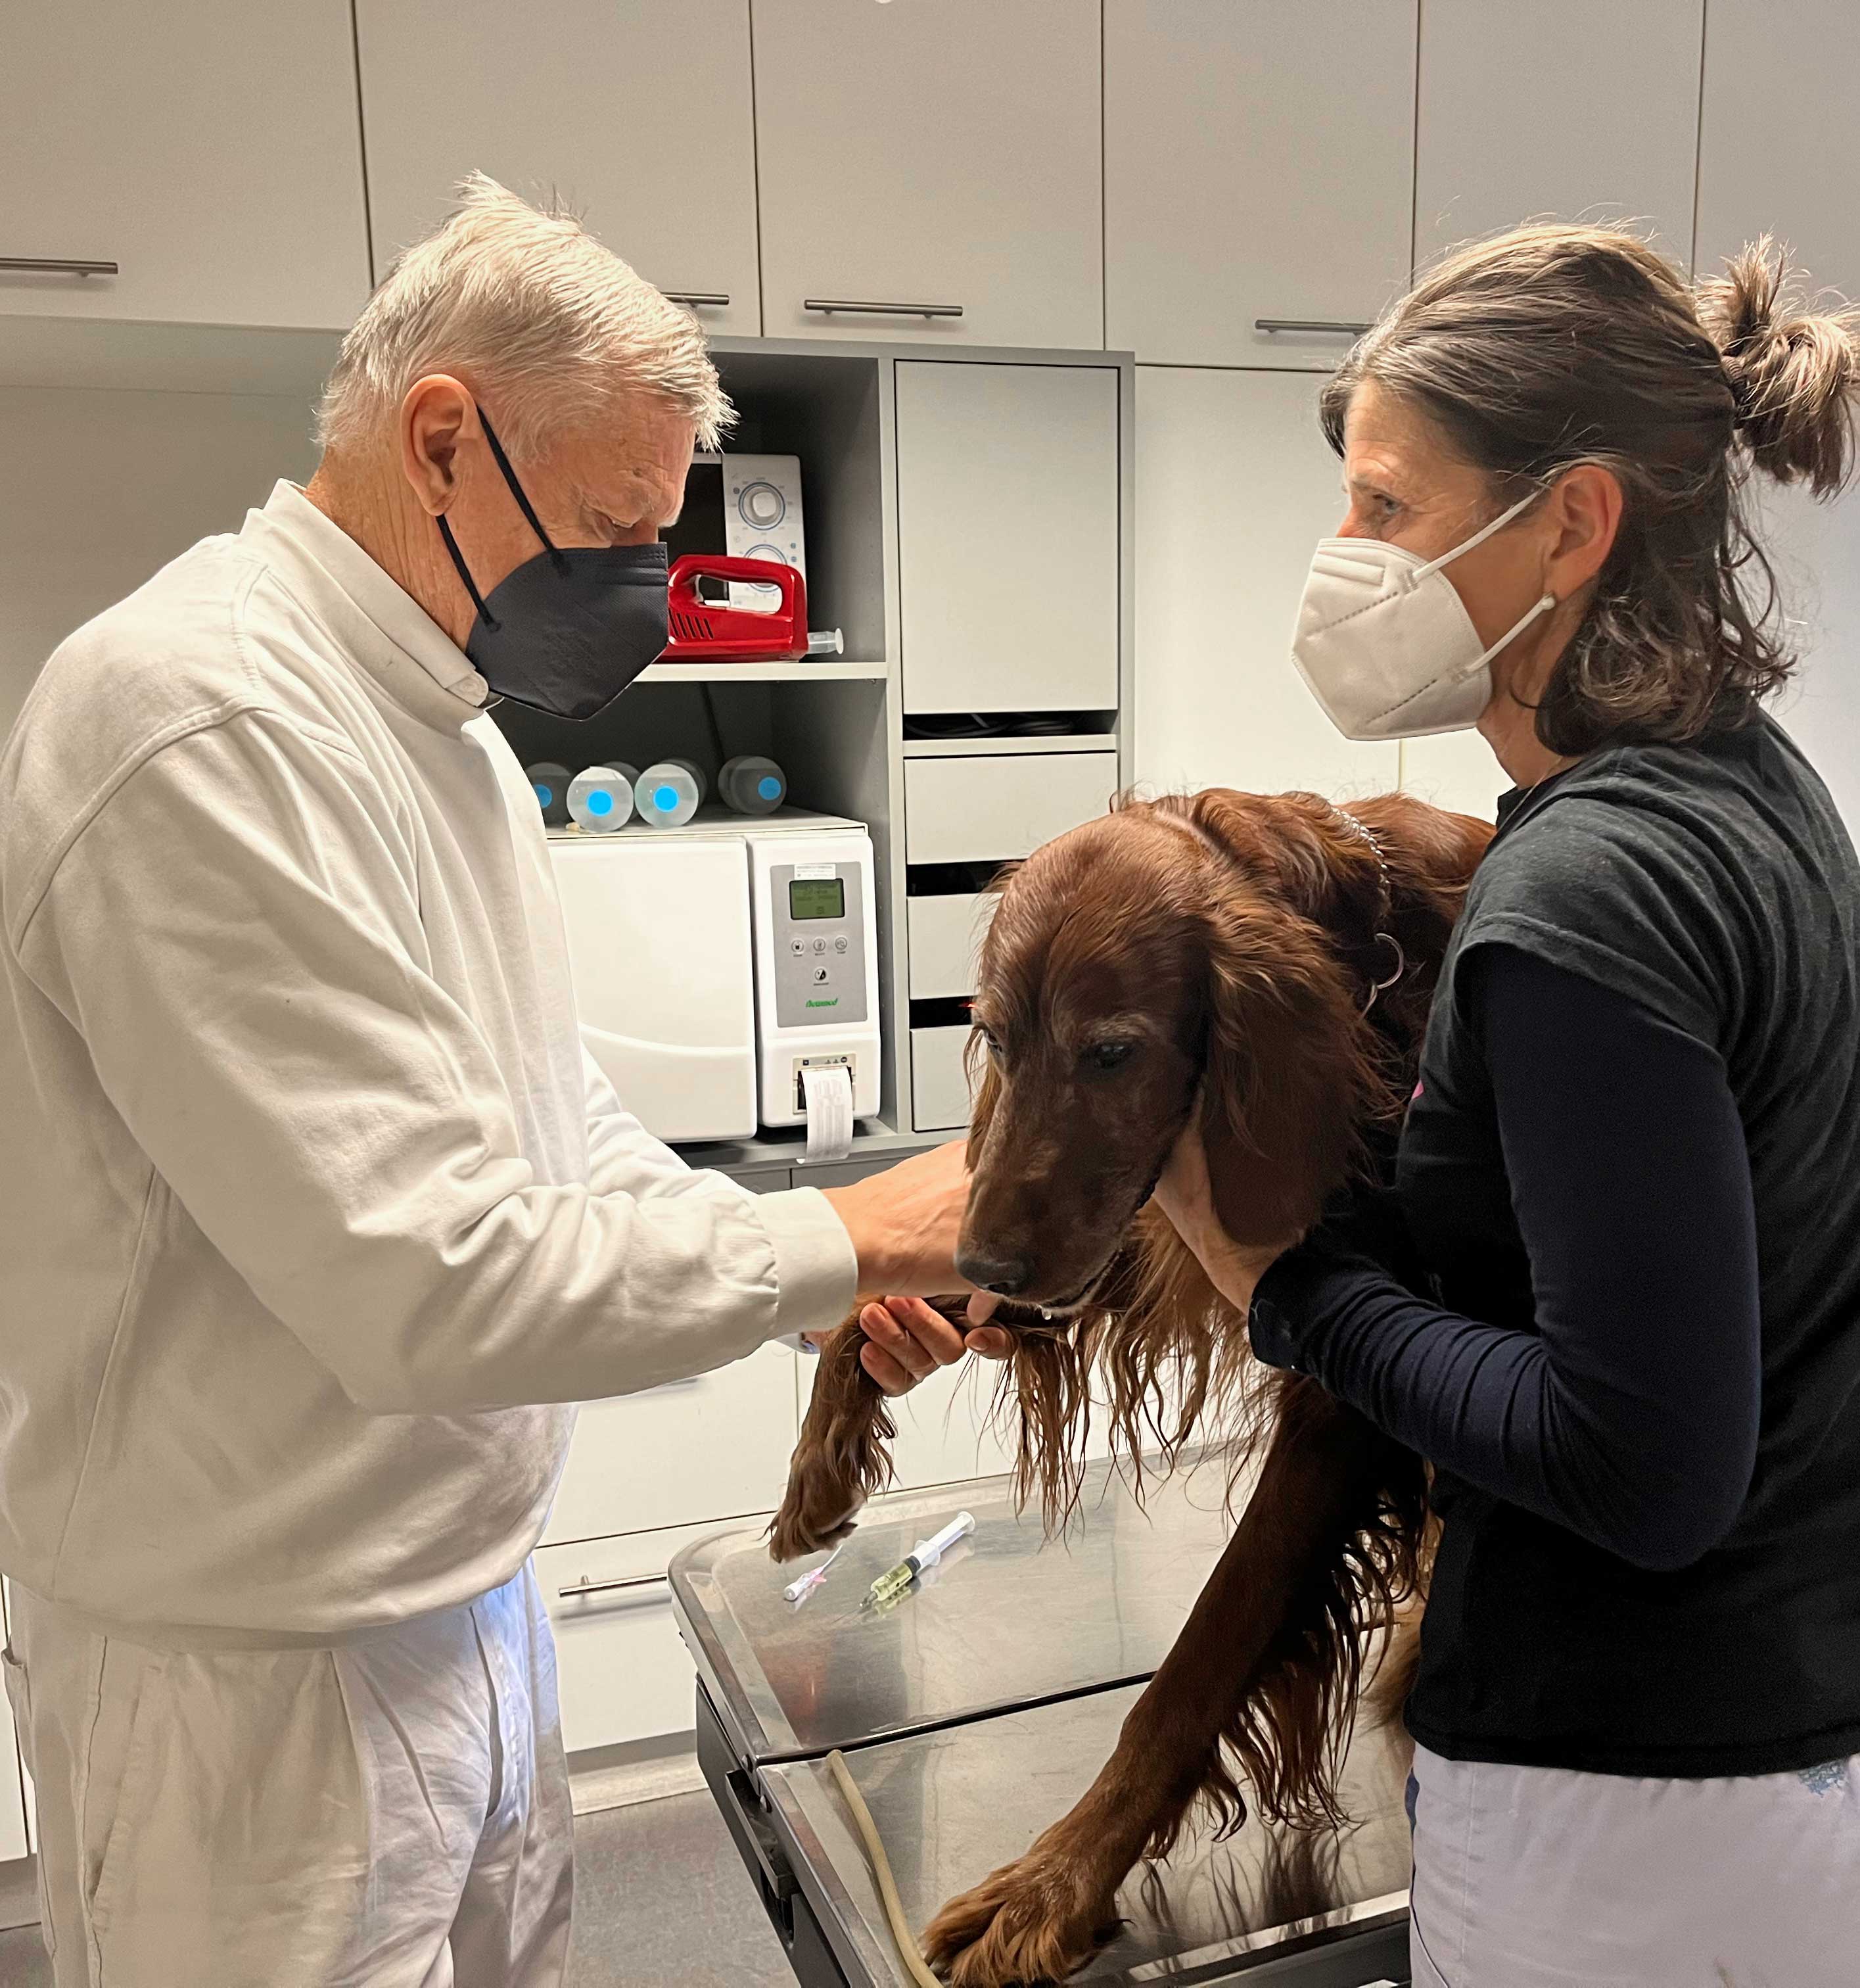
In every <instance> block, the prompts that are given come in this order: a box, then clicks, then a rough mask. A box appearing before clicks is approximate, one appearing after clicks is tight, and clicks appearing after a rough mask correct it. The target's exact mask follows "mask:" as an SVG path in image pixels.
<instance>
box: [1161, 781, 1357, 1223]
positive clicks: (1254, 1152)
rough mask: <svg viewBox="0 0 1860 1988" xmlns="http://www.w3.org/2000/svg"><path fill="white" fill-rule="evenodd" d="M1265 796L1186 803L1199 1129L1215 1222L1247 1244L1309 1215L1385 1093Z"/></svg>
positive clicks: (1336, 1181)
mask: <svg viewBox="0 0 1860 1988" xmlns="http://www.w3.org/2000/svg"><path fill="white" fill-rule="evenodd" d="M1271 806H1272V803H1270V802H1265V801H1261V800H1259V799H1258V798H1257V797H1256V796H1251V795H1237V794H1228V793H1224V792H1223V791H1221V790H1220V789H1214V790H1213V791H1210V793H1205V794H1198V795H1197V796H1194V797H1193V802H1192V803H1190V810H1189V816H1190V820H1191V821H1193V823H1194V826H1195V827H1196V829H1197V833H1198V834H1199V836H1200V838H1201V839H1202V840H1203V844H1204V846H1206V847H1208V854H1207V862H1208V864H1209V867H1210V876H1209V889H1208V893H1207V897H1208V910H1207V954H1208V969H1207V970H1208V984H1207V1029H1208V1038H1207V1077H1206V1079H1205V1084H1204V1094H1203V1106H1202V1131H1203V1138H1205V1140H1206V1141H1207V1148H1208V1165H1209V1171H1210V1174H1211V1175H1212V1177H1213V1180H1214V1202H1215V1209H1216V1212H1217V1214H1218V1215H1220V1222H1221V1226H1222V1227H1223V1228H1224V1229H1225V1230H1226V1231H1227V1233H1228V1234H1229V1235H1230V1236H1232V1237H1233V1239H1234V1241H1235V1242H1245V1243H1271V1242H1284V1241H1285V1240H1287V1239H1289V1238H1291V1237H1295V1236H1301V1235H1302V1234H1303V1233H1304V1232H1305V1230H1306V1229H1308V1228H1310V1227H1311V1225H1312V1223H1313V1222H1315V1221H1316V1220H1317V1219H1318V1215H1319V1214H1320V1213H1321V1212H1322V1210H1323V1207H1324V1203H1325V1200H1326V1199H1327V1198H1328V1196H1329V1195H1330V1194H1331V1193H1332V1191H1333V1190H1334V1189H1335V1188H1337V1187H1338V1186H1339V1185H1341V1184H1342V1182H1343V1181H1344V1179H1345V1177H1346V1176H1347V1175H1348V1174H1349V1169H1350V1167H1351V1165H1352V1161H1354V1159H1355V1155H1356V1153H1357V1151H1358V1149H1359V1145H1360V1143H1361V1139H1362V1132H1363V1130H1364V1128H1365V1124H1366V1123H1367V1122H1368V1120H1369V1117H1370V1116H1371V1115H1372V1114H1373V1113H1374V1112H1375V1111H1376V1110H1377V1109H1378V1108H1379V1107H1380V1106H1382V1104H1384V1103H1385V1102H1386V1097H1385V1093H1384V1087H1383V1080H1382V1077H1381V1075H1380V1073H1379V1067H1378V1062H1377V1057H1376V1046H1375V1043H1374V1040H1373V1037H1372V1034H1371V1033H1370V1031H1369V1029H1368V1028H1367V1026H1365V1023H1364V1020H1363V1018H1362V1015H1361V1014H1360V1013H1359V1012H1358V1006H1357V1002H1356V999H1355V988H1354V986H1353V984H1352V982H1351V980H1350V979H1349V975H1348V974H1347V973H1346V972H1345V971H1344V970H1343V969H1342V966H1341V965H1340V964H1339V963H1338V959H1337V957H1336V953H1335V948H1334V947H1333V946H1332V944H1331V943H1330V942H1328V939H1327V938H1326V936H1325V934H1324V932H1323V931H1322V929H1321V928H1319V927H1318V925H1316V924H1315V923H1314V922H1313V921H1311V919H1310V918H1307V917H1305V916H1304V915H1302V914H1301V912H1300V911H1298V909H1296V908H1295V901H1296V899H1295V894H1294V893H1292V892H1291V891H1288V890H1287V889H1286V888H1285V883H1286V880H1285V879H1284V877H1283V875H1282V869H1283V865H1284V861H1285V860H1287V859H1286V852H1285V851H1284V849H1283V847H1281V844H1282V843H1283V841H1284V838H1283V837H1281V836H1278V835H1275V834H1274V833H1273V832H1272V830H1273V827H1274V822H1273V820H1272V818H1271V816H1270V813H1269V810H1271ZM1304 855H1305V852H1304V851H1303V850H1301V849H1299V850H1297V853H1296V855H1295V857H1294V859H1293V860H1303V858H1304ZM1249 877H1251V878H1254V879H1257V884H1256V886H1255V887H1254V888H1252V889H1248V888H1247V887H1246V884H1247V878H1249Z"/></svg>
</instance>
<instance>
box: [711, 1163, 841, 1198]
mask: <svg viewBox="0 0 1860 1988" xmlns="http://www.w3.org/2000/svg"><path fill="white" fill-rule="evenodd" d="M730 1178H731V1179H732V1180H733V1181H735V1182H737V1183H738V1185H741V1186H743V1187H746V1188H748V1190H749V1192H751V1194H779V1193H781V1192H782V1190H783V1189H784V1188H791V1187H792V1186H793V1185H794V1184H795V1178H794V1175H792V1173H791V1172H790V1171H788V1168H786V1167H744V1168H743V1169H742V1171H741V1172H740V1173H732V1174H731V1176H730ZM819 1184H820V1183H819V1182H817V1181H809V1182H806V1183H805V1185H808V1186H809V1187H817V1186H819Z"/></svg>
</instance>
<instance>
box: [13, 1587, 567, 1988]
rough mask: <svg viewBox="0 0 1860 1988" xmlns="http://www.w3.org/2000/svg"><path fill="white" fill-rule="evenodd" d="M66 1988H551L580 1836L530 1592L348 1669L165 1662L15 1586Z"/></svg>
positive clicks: (399, 1640)
mask: <svg viewBox="0 0 1860 1988" xmlns="http://www.w3.org/2000/svg"><path fill="white" fill-rule="evenodd" d="M12 1602H13V1613H12V1628H13V1634H12V1648H11V1649H10V1650H9V1651H8V1653H7V1658H8V1660H7V1663H6V1666H5V1668H6V1674H7V1675H6V1682H7V1689H8V1696H9V1697H10V1698H11V1699H12V1704H13V1710H14V1716H15V1719H16V1720H17V1722H18V1724H19V1734H20V1740H21V1746H22V1752H23V1753H24V1754H25V1759H26V1763H27V1765H28V1767H29V1769H30V1770H31V1773H32V1779H33V1782H34V1784H35V1792H36V1797H37V1804H38V1823H39V1875H40V1885H41V1892H42V1906H43V1909H44V1913H45V1921H44V1926H45V1935H46V1944H47V1946H49V1947H50V1949H52V1969H53V1973H54V1975H55V1976H56V1980H57V1983H58V1988H101V1984H103V1983H108V1984H109V1985H110V1988H154V1984H155V1983H161V1984H163V1988H173V1984H174V1983H177V1982H188V1983H200V1984H201V1988H207V1984H209V1983H210V1984H211V1988H554V1984H555V1983H559V1982H560V1980H562V1973H563V1968H564V1964H565V1960H566V1958H567V1953H568V1943H569V1897H570V1888H571V1884H572V1851H573V1844H572V1820H571V1816H570V1811H569V1788H568V1771H567V1766H566V1763H565V1760H564V1759H563V1756H562V1730H561V1722H560V1719H559V1714H558V1712H557V1708H556V1693H555V1651H554V1647H553V1645H552V1642H551V1640H550V1636H549V1621H548V1618H546V1616H545V1614H544V1612H543V1609H542V1600H541V1597H540V1596H539V1594H538V1591H537V1588H536V1583H535V1578H534V1577H533V1575H532V1574H531V1573H530V1571H529V1570H528V1569H527V1568H525V1570H524V1572H523V1573H522V1574H519V1575H518V1577H516V1578H515V1580H513V1581H511V1582H509V1583H508V1584H507V1585H506V1586H505V1587H501V1588H499V1589H498V1590H497V1591H495V1593H492V1594H487V1595H484V1596H483V1597H481V1598H480V1599H479V1600H478V1601H474V1602H471V1603H469V1604H465V1605H464V1606H462V1607H460V1608H451V1609H447V1610H444V1611H441V1612H440V1613H438V1614H434V1615H429V1616H424V1617H421V1618H419V1619H418V1620H417V1621H413V1622H410V1623H408V1624H407V1625H403V1627H401V1628H397V1629H394V1630H392V1631H388V1632H386V1633H384V1634H382V1635H378V1636H376V1637H373V1638H370V1639H369V1640H367V1641H362V1642H358V1643H354V1644H350V1645H345V1646H343V1647H341V1648H323V1649H305V1648H298V1649H285V1650H211V1651H201V1650H194V1651H175V1650H171V1649H170V1650H160V1649H153V1648H146V1647H144V1646H143V1645H139V1644H137V1643H133V1642H131V1641H127V1640H126V1639H124V1638H121V1637H119V1636H116V1635H103V1634H101V1633H99V1631H97V1630H96V1628H95V1627H94V1626H88V1625H80V1624H79V1623H77V1622H75V1621H73V1620H72V1619H71V1618H69V1615H68V1614H66V1612H65V1611H62V1610H60V1609H59V1608H57V1607H56V1606H54V1605H53V1604H50V1603H48V1602H46V1601H41V1600H39V1598H38V1597H36V1596H34V1595H32V1594H27V1593H25V1591H22V1590H21V1589H19V1588H18V1587H15V1589H14V1590H13V1594H12Z"/></svg>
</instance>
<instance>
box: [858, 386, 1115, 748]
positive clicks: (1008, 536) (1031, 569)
mask: <svg viewBox="0 0 1860 1988" xmlns="http://www.w3.org/2000/svg"><path fill="white" fill-rule="evenodd" d="M1118 390H1119V375H1118V373H1117V370H1116V368H1115V367H1107V366H1099V367H1072V366H989V365H980V366H977V365H968V364H965V363H960V362H955V363H949V364H944V365H939V364H937V363H936V362H934V361H931V362H930V363H923V362H920V361H916V360H902V361H900V363H899V366H898V369H897V414H898V540H899V557H900V590H901V593H902V601H901V605H902V608H903V666H904V708H905V709H906V711H907V712H949V711H1109V710H1112V709H1114V708H1116V704H1117V608H1118V500H1119V488H1118V439H1117V417H1118V407H1117V401H1118Z"/></svg>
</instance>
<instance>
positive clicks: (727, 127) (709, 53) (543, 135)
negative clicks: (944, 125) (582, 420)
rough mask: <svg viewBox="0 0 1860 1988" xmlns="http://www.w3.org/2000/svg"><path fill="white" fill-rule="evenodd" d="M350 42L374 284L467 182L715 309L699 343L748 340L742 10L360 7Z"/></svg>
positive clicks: (751, 229) (628, 0) (750, 250)
mask: <svg viewBox="0 0 1860 1988" xmlns="http://www.w3.org/2000/svg"><path fill="white" fill-rule="evenodd" d="M674 12H676V14H677V19H676V20H675V21H674V20H673V18H672V16H673V13H674ZM356 39H357V43H358V46H359V47H360V52H361V61H362V104H363V115H364V117H366V124H367V137H368V192H369V201H370V208H371V209H372V211H373V220H374V241H375V259H376V264H377V265H378V266H379V267H380V269H381V271H382V272H383V273H384V274H385V272H386V271H387V265H388V264H389V263H390V262H391V261H392V260H393V256H394V254H395V252H396V251H397V249H400V248H401V247H403V246H404V245H406V244H407V242H410V241H413V240H414V239H416V238H417V237H419V236H420V235H423V234H424V233H425V232H427V229H428V228H430V227H432V226H433V225H434V223H435V222H436V221H438V220H439V219H440V218H441V216H442V215H444V213H445V211H446V210H447V206H448V205H450V203H451V194H452V190H453V188H454V187H455V186H456V185H457V182H458V181H459V180H460V179H461V178H462V177H464V174H466V173H468V171H471V169H472V168H473V167H477V168H478V169H479V170H481V171H484V172H487V173H488V174H490V175H491V177H492V178H493V179H496V180H501V181H503V182H504V184H505V185H507V186H508V187H510V188H511V189H512V190H513V191H516V192H518V193H522V194H524V195H525V196H526V197H527V198H534V197H535V195H536V194H538V193H540V192H549V193H552V194H557V195H559V197H560V198H562V199H563V200H565V201H567V202H568V203H569V205H571V206H572V207H573V208H576V210H577V211H579V212H580V213H582V215H584V216H585V218H586V221H587V224H588V225H589V228H592V230H593V231H594V232H595V233H596V234H597V235H599V236H600V238H601V239H602V240H603V241H604V242H606V244H607V245H608V246H609V248H610V249H613V250H614V251H615V252H616V253H618V254H619V255H623V256H624V257H625V258H626V260H627V261H628V262H631V263H632V264H633V266H634V267H635V268H636V269H638V270H639V271H640V273H641V274H642V275H643V276H646V277H648V278H650V279H651V281H652V282H655V283H657V285H658V286H660V289H665V290H671V291H677V292H681V293H684V294H685V295H693V294H697V295H704V296H712V297H727V299H728V300H729V301H728V303H727V304H723V305H714V304H707V305H704V306H700V308H699V316H700V320H701V322H702V323H704V326H705V327H706V328H707V330H712V331H721V332H736V333H743V334H744V335H747V336H754V334H755V333H758V332H759V331H760V330H761V328H762V327H761V299H760V295H759V279H758V275H757V270H756V216H755V134H754V113H753V110H752V107H751V102H750V72H749V7H748V0H679V5H678V6H677V8H676V9H675V10H674V9H673V8H672V7H671V6H670V5H668V4H667V0H550V5H549V8H547V10H546V12H545V13H543V14H538V12H536V11H535V10H534V9H530V8H522V7H513V6H511V5H509V4H508V0H357V5H356ZM422 103H438V104H443V105H444V116H443V117H423V116H415V115H413V114H411V113H412V111H413V109H414V106H417V105H419V104H422Z"/></svg>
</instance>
